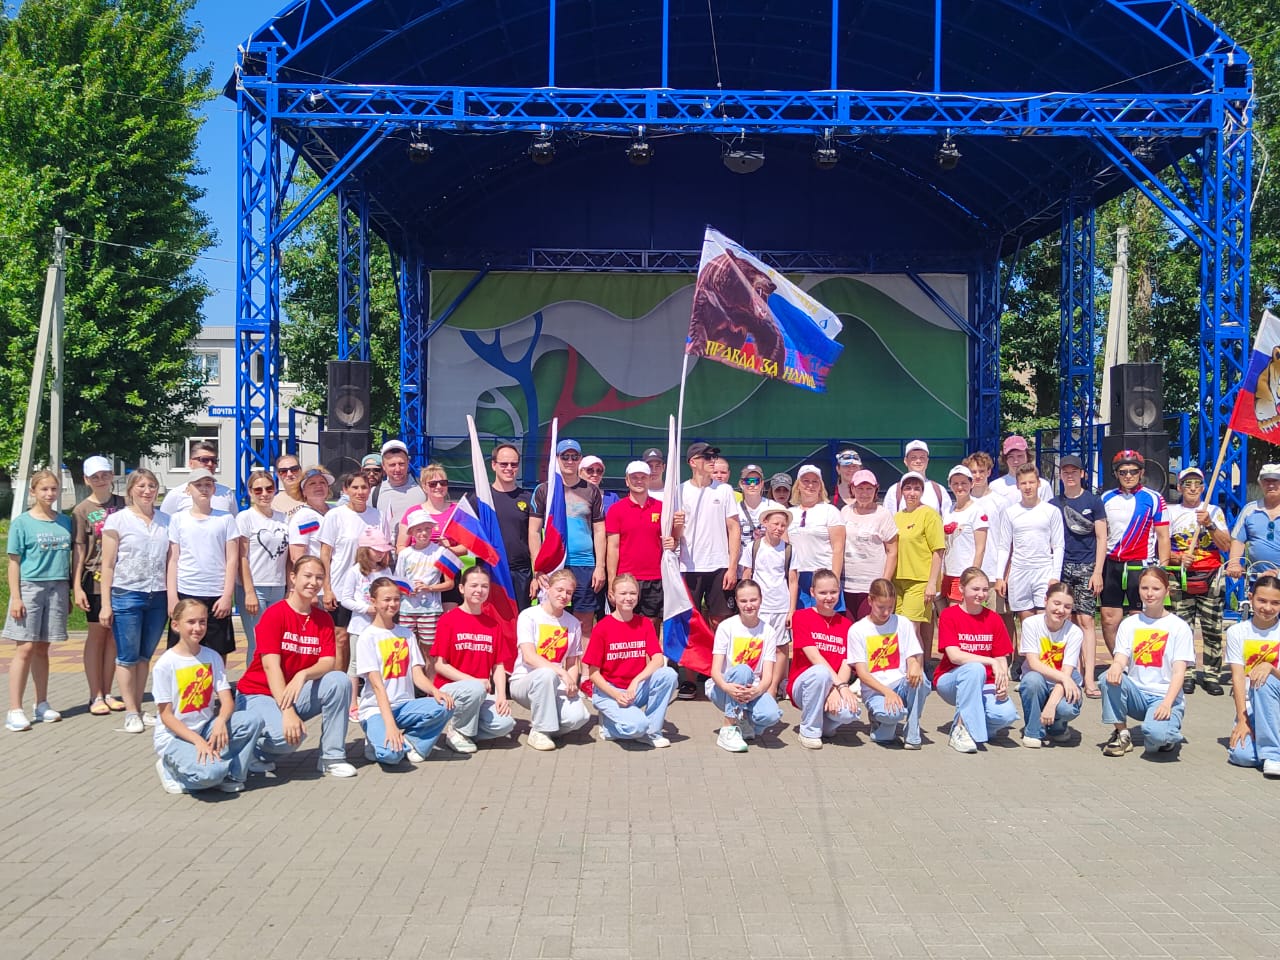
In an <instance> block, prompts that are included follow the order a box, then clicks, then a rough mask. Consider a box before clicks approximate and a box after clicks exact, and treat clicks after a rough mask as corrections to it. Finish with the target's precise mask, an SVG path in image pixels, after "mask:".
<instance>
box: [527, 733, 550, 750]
mask: <svg viewBox="0 0 1280 960" xmlns="http://www.w3.org/2000/svg"><path fill="white" fill-rule="evenodd" d="M529 746H531V747H533V749H535V750H554V749H555V748H556V742H555V741H554V740H552V739H551V738H550V737H548V736H547V735H546V734H545V733H543V732H542V731H541V730H530V731H529Z"/></svg>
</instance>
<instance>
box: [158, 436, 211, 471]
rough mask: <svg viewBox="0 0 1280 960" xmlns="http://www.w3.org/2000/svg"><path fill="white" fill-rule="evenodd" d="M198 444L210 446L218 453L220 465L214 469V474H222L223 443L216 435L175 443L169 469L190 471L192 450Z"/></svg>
mask: <svg viewBox="0 0 1280 960" xmlns="http://www.w3.org/2000/svg"><path fill="white" fill-rule="evenodd" d="M197 443H207V444H210V445H211V446H212V447H213V448H214V449H215V450H216V451H217V457H218V465H217V466H215V467H213V469H212V472H213V473H220V472H221V471H222V443H221V440H220V439H219V438H218V435H217V434H216V433H215V434H212V435H199V436H194V437H187V439H186V440H183V441H180V442H178V443H175V444H174V445H173V446H172V447H171V448H170V450H169V469H170V470H172V471H174V472H181V473H185V472H186V471H188V470H190V469H191V467H190V466H189V464H190V462H191V448H192V447H193V446H195V445H196V444H197Z"/></svg>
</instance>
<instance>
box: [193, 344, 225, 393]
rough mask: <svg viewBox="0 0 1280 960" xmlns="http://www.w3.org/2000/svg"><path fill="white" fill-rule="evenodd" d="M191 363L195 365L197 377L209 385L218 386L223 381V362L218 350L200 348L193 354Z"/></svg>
mask: <svg viewBox="0 0 1280 960" xmlns="http://www.w3.org/2000/svg"><path fill="white" fill-rule="evenodd" d="M191 364H192V366H194V367H195V370H196V377H197V379H199V381H200V382H201V383H203V384H204V385H205V386H207V387H216V386H218V385H219V384H221V383H222V362H221V358H220V356H219V355H218V351H216V350H200V351H197V352H196V353H194V354H192V355H191Z"/></svg>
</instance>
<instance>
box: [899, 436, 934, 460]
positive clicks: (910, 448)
mask: <svg viewBox="0 0 1280 960" xmlns="http://www.w3.org/2000/svg"><path fill="white" fill-rule="evenodd" d="M916 450H923V451H924V452H925V453H928V452H929V445H928V444H927V443H925V442H924V441H923V440H912V441H911V442H910V443H908V444H907V445H906V446H905V447H904V448H903V450H902V455H903V456H904V457H905V456H906V455H907V454H908V453H914V452H915V451H916Z"/></svg>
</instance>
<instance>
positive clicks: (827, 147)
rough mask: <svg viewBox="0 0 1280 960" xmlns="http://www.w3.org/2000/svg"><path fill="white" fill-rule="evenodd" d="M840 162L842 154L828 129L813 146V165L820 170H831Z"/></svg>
mask: <svg viewBox="0 0 1280 960" xmlns="http://www.w3.org/2000/svg"><path fill="white" fill-rule="evenodd" d="M839 162H840V154H839V153H837V152H836V144H835V141H834V140H832V139H831V131H830V130H828V131H826V132H825V133H823V135H822V136H821V137H819V138H818V142H817V144H815V145H814V148H813V165H814V166H815V167H817V168H818V169H819V170H831V169H833V168H834V167H835V165H836V164H838V163H839Z"/></svg>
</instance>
